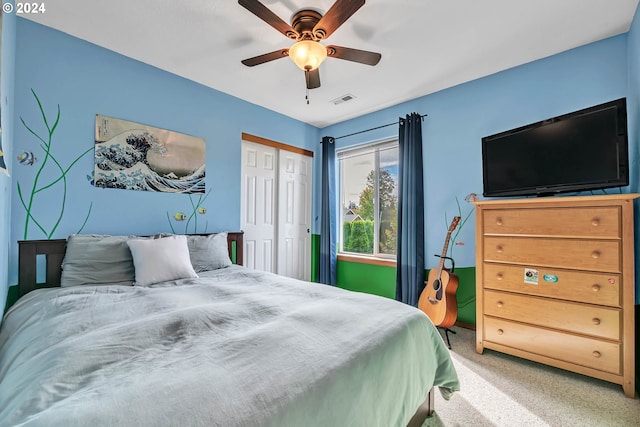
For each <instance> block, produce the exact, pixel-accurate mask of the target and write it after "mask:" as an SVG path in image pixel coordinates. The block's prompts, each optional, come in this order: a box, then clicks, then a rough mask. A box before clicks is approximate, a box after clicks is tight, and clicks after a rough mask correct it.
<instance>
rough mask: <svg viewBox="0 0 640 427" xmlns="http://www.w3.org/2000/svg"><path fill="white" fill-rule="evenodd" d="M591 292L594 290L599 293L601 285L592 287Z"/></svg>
mask: <svg viewBox="0 0 640 427" xmlns="http://www.w3.org/2000/svg"><path fill="white" fill-rule="evenodd" d="M591 290H592V291H593V292H598V291H599V290H600V285H598V284H595V285H593V286H592V287H591Z"/></svg>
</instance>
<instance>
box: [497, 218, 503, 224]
mask: <svg viewBox="0 0 640 427" xmlns="http://www.w3.org/2000/svg"><path fill="white" fill-rule="evenodd" d="M496 225H502V218H499V217H498V218H496Z"/></svg>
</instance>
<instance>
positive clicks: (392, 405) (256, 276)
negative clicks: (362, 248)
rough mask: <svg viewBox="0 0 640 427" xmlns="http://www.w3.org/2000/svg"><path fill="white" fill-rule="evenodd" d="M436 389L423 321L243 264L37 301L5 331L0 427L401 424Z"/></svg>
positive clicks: (445, 389)
mask: <svg viewBox="0 0 640 427" xmlns="http://www.w3.org/2000/svg"><path fill="white" fill-rule="evenodd" d="M432 386H440V390H441V392H442V393H443V395H444V396H445V397H448V396H449V395H450V394H451V393H452V392H453V391H455V390H457V389H458V387H459V385H458V380H457V377H456V373H455V370H454V368H453V365H452V362H451V359H450V357H449V353H448V350H447V349H446V347H445V346H444V345H443V342H442V338H441V337H440V335H439V333H438V332H437V330H436V328H435V327H434V326H433V325H432V323H431V322H430V321H429V319H428V318H427V317H426V316H425V315H424V314H422V313H421V312H420V311H419V310H417V309H415V308H412V307H409V306H406V305H404V304H401V303H398V302H396V301H392V300H389V299H386V298H381V297H376V296H372V295H367V294H361V293H355V292H349V291H344V290H341V289H337V288H334V287H330V286H326V285H320V284H313V283H307V282H301V281H297V280H293V279H288V278H284V277H281V276H277V275H273V274H268V273H263V272H256V271H253V270H249V269H246V268H243V267H236V266H234V267H229V268H224V269H220V270H216V271H212V272H207V273H202V274H201V277H200V278H199V279H185V280H179V281H175V282H170V283H169V282H168V283H163V284H161V285H156V286H153V287H148V288H144V287H127V286H116V285H113V286H111V285H107V286H76V287H72V288H58V289H43V290H37V291H34V292H32V293H30V294H28V295H26V296H25V297H23V298H22V299H20V300H19V301H18V302H17V303H16V305H14V306H13V307H12V308H11V309H10V310H9V312H8V313H7V314H6V316H5V319H4V322H3V324H2V329H1V331H0V426H14V425H30V426H32V425H33V426H36V425H37V426H41V425H42V426H74V425H78V426H144V425H148V426H225V427H227V426H229V427H231V426H279V427H286V426H296V427H298V426H367V427H372V426H381V427H390V426H404V425H406V424H407V422H408V421H409V419H410V418H411V416H412V415H413V413H414V412H415V411H416V409H417V407H418V406H419V405H420V404H421V403H422V402H423V401H424V399H425V397H426V395H427V392H428V391H429V389H430V388H431V387H432Z"/></svg>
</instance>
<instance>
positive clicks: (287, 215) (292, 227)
mask: <svg viewBox="0 0 640 427" xmlns="http://www.w3.org/2000/svg"><path fill="white" fill-rule="evenodd" d="M279 158H280V169H279V173H278V181H279V183H278V188H279V197H278V213H279V214H278V228H277V230H278V231H277V233H278V274H281V275H283V276H288V277H293V278H296V279H302V280H311V180H312V176H311V167H312V158H311V157H309V156H305V155H303V154H298V153H293V152H289V151H284V150H280V155H279Z"/></svg>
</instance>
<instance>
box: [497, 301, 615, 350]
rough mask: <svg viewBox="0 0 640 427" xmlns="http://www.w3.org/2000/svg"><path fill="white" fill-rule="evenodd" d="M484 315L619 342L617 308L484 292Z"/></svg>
mask: <svg viewBox="0 0 640 427" xmlns="http://www.w3.org/2000/svg"><path fill="white" fill-rule="evenodd" d="M484 314H486V315H488V316H495V317H501V318H503V319H510V320H516V321H519V322H526V323H531V324H534V325H538V326H546V327H549V328H555V329H562V330H564V331H569V332H575V333H579V334H584V335H592V336H594V337H598V338H606V339H609V340H616V341H618V340H620V309H617V308H608V307H600V306H593V305H588V304H581V303H575V302H566V301H559V300H552V299H548V298H537V297H528V296H525V295H518V294H511V293H505V292H498V291H485V292H484Z"/></svg>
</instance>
